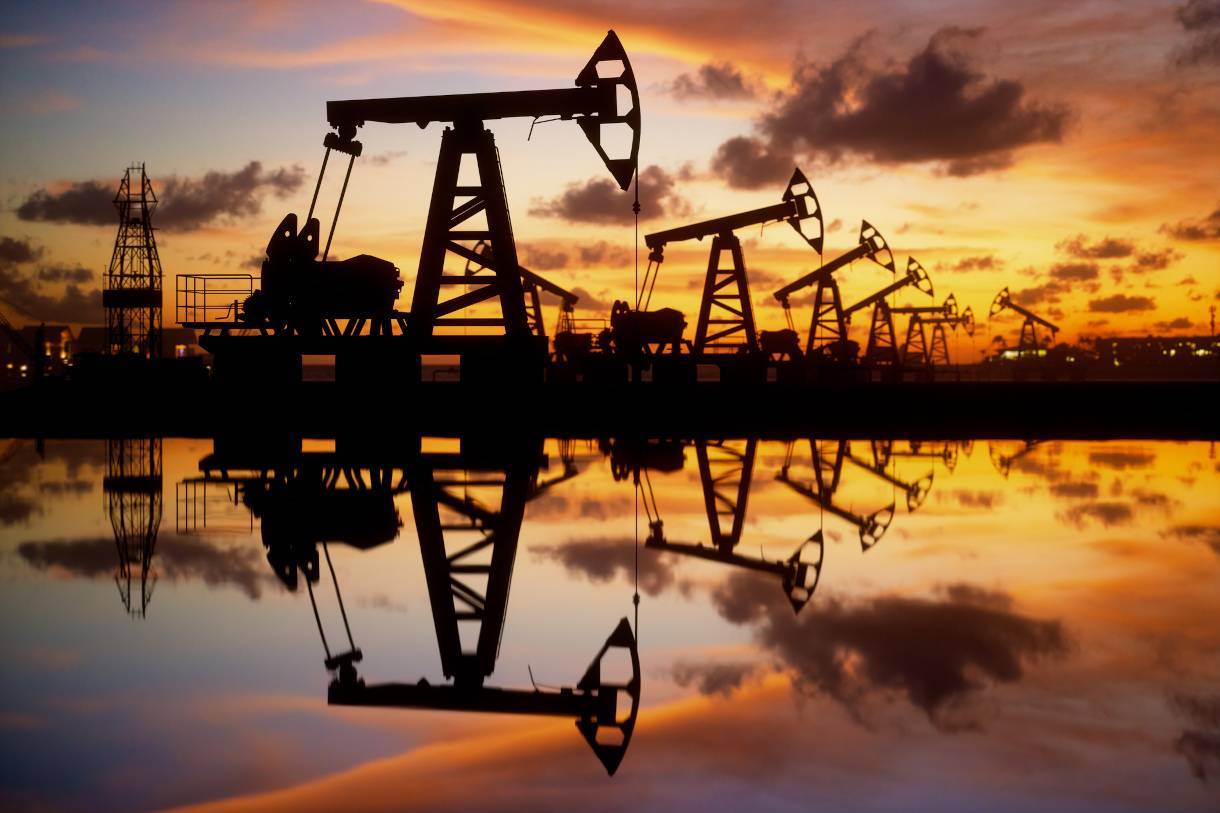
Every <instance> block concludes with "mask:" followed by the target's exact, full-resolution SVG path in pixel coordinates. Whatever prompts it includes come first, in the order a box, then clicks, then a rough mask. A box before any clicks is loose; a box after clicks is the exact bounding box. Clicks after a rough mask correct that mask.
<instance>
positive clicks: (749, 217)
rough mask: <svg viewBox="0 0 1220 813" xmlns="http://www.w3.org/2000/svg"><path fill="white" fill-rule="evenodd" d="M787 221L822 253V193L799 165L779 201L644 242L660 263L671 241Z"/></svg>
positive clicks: (650, 236) (656, 234)
mask: <svg viewBox="0 0 1220 813" xmlns="http://www.w3.org/2000/svg"><path fill="white" fill-rule="evenodd" d="M810 218H813V219H815V220H816V221H817V224H818V233H817V234H816V235H813V236H810V235H807V234H805V230H804V221H805V220H808V219H810ZM785 220H786V221H788V224H789V225H790V226H792V228H793V229H795V230H796V233H797V234H799V235H800V236H801V237H802V238H803V239H804V240H805V242H807V243H808V244H809V245H810V247H812V248H813V250H814V251H816V252H817V253H818V254H821V253H822V241H823V239H824V238H825V233H824V227H823V220H822V207H821V206H820V205H819V204H818V196H817V195H816V194H814V191H813V186H812V185H811V184H810V183H809V180H808V179H807V178H806V177H805V173H803V172H801V170H800V169H799V168H797V169H795V170H793V172H792V178H791V179H790V180H789V181H788V188H787V189H786V190H784V196H783V198H782V199H781V202H779V203H776V204H774V205H771V206H763V207H762V208H761V209H752V210H750V211H748V212H739V213H737V214H735V215H726V216H725V217H717V218H714V219H712V220H704V221H703V222H701V223H691V224H690V225H687V226H678V227H677V228H673V229H667V230H666V231H658V232H653V233H652V234H646V235H644V245H646V246H648V249H649V251H650V252H651V253H650V254H649V257H648V259H649V260H653V261H655V262H660V261H661V259H662V255H663V253H664V251H665V246H667V245H668V244H670V243H680V242H684V241H686V240H702V239H703V238H704V237H708V236H710V235H715V234H729V233H731V232H734V231H736V230H737V229H740V228H744V227H746V226H761V225H764V224H767V223H778V222H781V221H785Z"/></svg>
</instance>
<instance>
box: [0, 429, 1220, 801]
mask: <svg viewBox="0 0 1220 813" xmlns="http://www.w3.org/2000/svg"><path fill="white" fill-rule="evenodd" d="M1217 494H1220V460H1218V459H1217V457H1216V450H1215V448H1214V446H1213V445H1212V444H1209V443H1168V442H1136V441H1121V442H1119V441H1114V442H1064V441H1043V442H1014V441H996V442H988V441H986V440H977V441H974V442H971V443H958V442H923V443H911V442H908V441H903V440H892V441H860V440H857V441H852V442H851V443H842V442H837V441H821V440H812V441H810V440H800V441H797V442H795V443H786V442H773V441H749V440H728V441H723V442H715V443H703V444H692V443H673V442H661V441H601V442H596V441H595V442H588V441H557V440H547V441H545V443H544V442H542V441H536V442H531V441H528V440H523V441H520V442H515V443H513V444H512V445H511V446H510V447H507V448H506V447H504V446H503V445H497V446H494V447H493V446H490V445H488V444H479V443H477V442H474V441H470V442H462V441H457V440H452V439H431V438H425V439H422V440H420V441H418V442H416V443H414V444H413V445H411V447H410V448H409V449H407V450H405V451H395V450H389V449H385V448H368V447H364V448H355V447H349V446H346V445H345V444H344V442H343V441H342V440H340V441H339V442H338V443H337V444H336V442H334V441H326V440H305V441H303V442H297V443H268V442H266V440H265V439H262V440H260V441H259V442H258V443H257V444H255V443H250V442H244V443H243V442H236V441H229V442H213V441H210V440H188V439H168V438H167V439H132V440H115V441H108V442H107V441H47V442H45V443H41V444H36V443H34V442H32V441H0V551H2V558H0V572H2V578H3V583H4V587H3V591H2V592H0V601H2V611H3V614H4V625H3V641H2V643H3V654H4V657H3V668H2V671H0V680H2V685H3V693H2V695H0V743H2V746H0V748H2V750H0V764H2V765H3V767H2V768H0V771H2V774H0V776H2V779H0V807H2V808H3V809H6V810H25V809H32V810H60V809H64V810H77V809H81V810H115V811H128V810H132V811H134V810H149V809H162V808H176V807H183V808H190V809H193V810H225V811H238V810H242V811H244V810H260V811H261V810H291V811H309V810H318V811H332V810H346V809H360V810H412V809H421V810H433V809H469V810H498V809H506V810H526V809H554V810H574V809H593V810H603V809H605V810H651V809H665V810H709V809H716V810H745V809H777V810H784V809H791V810H808V809H827V810H845V809H852V810H855V809H863V810H875V809H885V810H895V809H915V810H955V809H960V810H982V809H987V810H1028V809H1031V808H1035V807H1036V808H1039V809H1044V810H1093V809H1096V810H1178V809H1182V810H1216V809H1217V808H1218V807H1220V589H1218V584H1217V577H1218V576H1220V503H1218V501H1217V496H1216V495H1217ZM328 700H329V701H331V702H328Z"/></svg>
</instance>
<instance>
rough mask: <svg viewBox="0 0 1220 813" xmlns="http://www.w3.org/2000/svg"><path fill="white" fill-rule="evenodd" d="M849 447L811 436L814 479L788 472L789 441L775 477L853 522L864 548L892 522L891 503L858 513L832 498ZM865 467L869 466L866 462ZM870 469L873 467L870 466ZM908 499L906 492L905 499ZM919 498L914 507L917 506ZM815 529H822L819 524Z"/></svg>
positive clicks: (892, 504) (824, 509)
mask: <svg viewBox="0 0 1220 813" xmlns="http://www.w3.org/2000/svg"><path fill="white" fill-rule="evenodd" d="M848 449H849V445H848V442H847V441H846V440H837V441H819V440H817V439H814V438H810V439H809V455H810V462H811V464H812V466H813V479H812V480H811V481H799V480H797V479H796V478H795V477H793V475H792V473H791V466H792V455H793V451H794V444H791V445H789V447H788V451H787V454H786V455H785V458H784V463H783V465H782V466H781V467H780V470H779V472H778V473H777V474H776V475H775V479H777V480H779V481H780V482H781V483H783V484H784V485H786V486H788V488H790V489H792V490H793V491H795V492H796V493H797V494H800V495H802V496H803V497H805V498H806V499H808V500H809V501H810V502H812V503H814V504H815V505H817V506H818V507H819V508H820V509H821V510H822V511H824V512H825V513H828V514H831V515H832V516H835V517H838V518H839V519H842V520H844V521H845V522H847V523H849V524H850V525H852V527H854V528H855V529H856V532H857V533H858V534H859V537H860V547H861V549H862V550H865V551H867V550H869V549H870V548H872V547H873V546H874V545H876V544H877V543H878V542H880V541H881V537H883V536H884V535H885V532H886V531H887V530H888V529H889V527H890V523H891V522H893V520H894V503H890V504H889V505H887V506H885V507H884V508H881V509H879V510H877V511H874V512H873V513H871V514H860V513H856V512H854V511H852V510H851V509H850V508H847V507H845V506H843V505H841V504H839V503H838V502H837V501H836V500H835V492H836V491H837V490H838V488H839V484H840V480H841V478H842V474H843V461H844V460H845V459H846V458H847V453H848ZM865 468H870V467H868V466H865ZM870 470H872V469H871V468H870ZM910 499H911V497H910V494H909V492H908V501H909V500H910ZM918 502H922V499H919V500H918ZM918 502H917V503H916V507H918ZM818 530H819V532H820V531H821V529H820V528H819V529H818Z"/></svg>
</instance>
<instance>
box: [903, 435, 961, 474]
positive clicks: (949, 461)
mask: <svg viewBox="0 0 1220 813" xmlns="http://www.w3.org/2000/svg"><path fill="white" fill-rule="evenodd" d="M957 450H958V444H957V443H955V442H953V441H950V440H946V441H941V442H938V443H929V442H928V441H920V440H912V441H908V444H907V448H906V449H903V450H901V451H899V450H897V449H894V448H893V447H891V448H890V450H889V452H888V454H889V456H890V457H896V458H899V459H906V460H921V459H922V460H939V461H940V462H941V463H943V464H944V466H945V469H946V470H948V471H953V470H954V469H955V468H957Z"/></svg>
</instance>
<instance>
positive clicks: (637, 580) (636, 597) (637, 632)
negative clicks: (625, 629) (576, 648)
mask: <svg viewBox="0 0 1220 813" xmlns="http://www.w3.org/2000/svg"><path fill="white" fill-rule="evenodd" d="M634 588H635V592H634V594H632V596H631V603H632V604H633V605H634V606H635V642H636V645H637V646H638V645H639V643H640V475H639V472H638V471H637V472H636V475H635V585H634Z"/></svg>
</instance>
